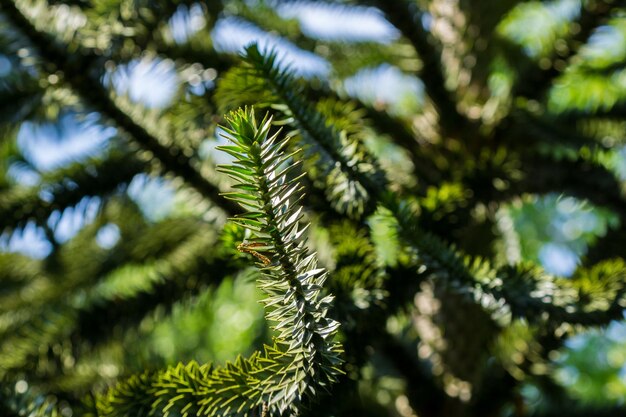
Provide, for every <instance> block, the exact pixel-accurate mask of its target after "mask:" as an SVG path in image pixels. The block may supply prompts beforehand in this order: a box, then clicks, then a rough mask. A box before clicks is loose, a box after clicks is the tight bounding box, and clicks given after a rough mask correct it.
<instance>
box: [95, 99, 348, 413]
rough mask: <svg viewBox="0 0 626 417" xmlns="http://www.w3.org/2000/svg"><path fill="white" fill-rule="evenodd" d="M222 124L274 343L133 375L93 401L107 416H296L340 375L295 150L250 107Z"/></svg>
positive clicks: (247, 248)
mask: <svg viewBox="0 0 626 417" xmlns="http://www.w3.org/2000/svg"><path fill="white" fill-rule="evenodd" d="M228 121H229V123H230V128H229V129H225V131H226V134H227V137H228V138H229V139H230V141H231V142H232V145H229V146H224V147H221V149H222V150H224V151H225V152H227V153H229V154H230V155H232V156H233V157H234V158H235V161H234V162H233V164H232V165H229V166H223V167H222V168H221V169H222V170H223V171H224V172H225V173H226V174H227V175H229V176H231V177H232V178H233V179H234V180H235V181H236V182H237V185H235V188H236V189H237V190H238V191H233V192H231V193H228V194H227V197H228V198H231V199H233V200H235V201H237V202H238V203H239V204H241V205H242V206H243V207H245V208H246V209H247V210H248V211H247V213H245V214H242V215H240V216H239V217H237V218H235V219H234V221H236V222H237V223H239V224H241V225H243V226H244V227H246V228H248V229H249V230H251V231H252V233H253V238H252V239H250V241H249V242H244V243H243V244H242V245H240V248H241V249H242V250H245V251H247V252H250V253H252V254H255V256H256V257H257V258H258V259H260V262H259V263H258V265H259V266H260V267H261V272H262V278H261V279H260V282H259V286H260V288H261V289H263V290H264V291H265V293H266V294H267V296H268V297H267V298H266V299H265V300H264V303H265V304H266V306H267V307H268V310H269V312H268V313H267V317H268V319H269V320H271V321H274V322H276V323H277V325H276V326H275V329H276V331H277V337H276V339H275V344H274V346H273V347H269V346H266V348H265V351H264V352H262V353H260V352H257V353H255V354H254V355H252V357H251V358H249V359H243V358H241V357H240V358H238V359H237V360H236V361H235V362H234V363H229V364H227V365H226V366H225V367H223V368H213V367H212V366H211V365H202V366H200V365H198V364H197V363H190V364H188V365H186V366H185V365H182V364H181V365H178V366H177V367H175V368H170V369H168V370H166V371H161V372H157V373H153V374H144V375H141V376H137V377H134V378H132V379H130V380H128V381H126V382H123V383H120V384H118V386H117V387H115V388H113V389H112V390H110V391H109V392H108V393H107V395H106V396H103V397H101V398H100V404H99V409H100V410H101V412H102V413H103V414H104V415H107V416H109V415H110V416H122V415H125V416H126V415H137V416H141V415H148V414H149V415H163V416H168V415H175V414H181V415H183V416H188V415H198V414H205V415H219V416H251V415H258V413H261V409H266V410H267V413H269V415H281V414H283V413H285V412H286V411H288V410H289V411H291V412H292V413H297V410H298V408H299V406H300V405H301V404H302V402H303V401H304V400H305V398H306V397H309V396H311V395H315V393H316V392H317V390H318V389H320V388H324V387H326V386H327V385H328V384H329V383H331V382H333V381H334V380H335V379H336V376H337V375H338V373H339V372H340V371H339V370H338V368H337V366H338V365H339V364H340V363H341V360H340V359H339V356H338V355H339V353H340V347H339V345H338V344H336V343H333V342H331V339H332V337H333V335H334V334H335V332H336V330H337V326H338V324H337V323H336V322H334V321H333V320H330V319H328V318H326V312H327V310H328V308H329V306H330V302H331V298H330V297H328V296H327V297H324V298H321V299H319V298H318V296H319V293H320V290H321V289H322V284H323V282H324V280H325V278H326V277H325V272H324V270H323V269H320V268H317V266H316V260H315V257H314V255H309V254H308V253H307V250H306V247H305V246H304V243H303V242H302V241H301V239H300V237H301V236H302V233H303V232H304V230H305V229H300V228H299V221H300V218H301V208H300V209H298V208H296V207H294V206H293V205H294V204H297V202H298V201H299V200H300V199H301V198H302V197H301V195H300V193H301V191H300V186H299V184H298V183H297V182H296V180H295V179H289V173H290V172H292V170H293V167H294V164H293V163H292V162H291V157H292V156H293V154H288V155H285V154H284V152H283V149H284V148H285V146H286V144H287V139H282V140H280V141H279V140H277V137H276V136H269V129H270V123H271V121H269V120H264V121H263V122H262V123H261V124H260V125H257V124H256V121H255V119H254V113H253V112H252V111H247V110H246V111H238V112H236V113H233V114H231V115H230V117H229V118H228ZM259 251H262V252H264V253H268V254H269V255H270V256H271V258H270V257H269V256H266V255H262V254H260V253H258V252H259Z"/></svg>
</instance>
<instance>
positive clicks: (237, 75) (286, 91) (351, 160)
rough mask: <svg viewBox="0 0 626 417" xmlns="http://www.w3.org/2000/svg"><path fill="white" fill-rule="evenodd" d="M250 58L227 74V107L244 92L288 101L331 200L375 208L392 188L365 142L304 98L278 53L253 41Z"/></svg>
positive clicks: (223, 89) (221, 97)
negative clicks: (264, 51)
mask: <svg viewBox="0 0 626 417" xmlns="http://www.w3.org/2000/svg"><path fill="white" fill-rule="evenodd" d="M244 59H245V61H246V63H247V65H246V66H243V67H240V68H237V69H235V70H233V71H231V72H230V73H229V74H228V75H226V76H225V77H224V78H223V79H222V83H221V84H220V88H219V90H218V92H217V93H216V97H217V99H218V101H221V102H222V103H224V104H226V106H233V104H237V105H239V104H240V103H241V101H242V96H243V100H247V99H254V100H256V102H257V103H261V104H264V105H270V103H272V102H276V101H277V102H280V103H282V104H283V106H281V107H280V111H281V112H282V113H283V114H284V116H285V117H286V120H285V121H284V122H286V123H290V124H292V125H293V127H294V128H295V129H297V132H298V135H297V136H296V138H298V139H300V140H301V141H302V143H301V147H302V148H303V149H304V154H305V161H307V163H309V164H311V165H307V171H308V172H309V173H310V174H311V175H312V176H313V181H314V182H316V183H318V184H323V185H324V187H325V188H326V189H327V190H328V191H327V199H328V200H329V202H330V203H331V204H332V205H333V206H335V207H336V208H337V209H338V210H339V211H341V212H344V213H347V214H348V215H349V216H352V217H356V218H360V217H362V216H364V215H365V214H367V213H370V212H371V211H372V210H373V208H374V201H375V196H376V194H377V193H378V192H379V190H382V189H385V188H386V179H385V176H384V173H383V172H382V171H381V170H380V168H379V166H378V164H377V162H376V161H375V160H374V158H372V157H371V156H370V155H369V153H368V151H367V150H366V149H365V148H364V146H363V144H362V143H360V142H359V141H358V140H357V139H356V138H354V137H351V136H348V135H346V134H345V133H342V132H339V131H337V130H336V129H335V128H334V127H333V126H332V124H330V123H328V122H327V121H326V120H325V119H326V118H325V117H324V115H323V114H321V113H320V112H319V111H317V110H316V109H315V108H314V107H313V106H312V105H311V104H310V103H309V102H308V101H307V100H305V99H304V98H303V97H302V89H301V87H300V86H299V85H298V83H297V82H296V81H295V80H294V79H293V77H292V75H291V72H290V69H289V68H281V66H280V65H278V63H277V62H276V61H277V56H276V53H275V52H270V53H268V54H266V55H264V54H262V53H261V52H259V50H258V47H257V45H255V44H253V45H251V46H249V47H248V48H247V49H246V55H245V57H244ZM284 122H283V123H284ZM313 162H314V163H315V164H313Z"/></svg>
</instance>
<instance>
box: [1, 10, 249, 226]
mask: <svg viewBox="0 0 626 417" xmlns="http://www.w3.org/2000/svg"><path fill="white" fill-rule="evenodd" d="M0 5H1V8H0V10H1V11H2V12H3V13H4V14H5V15H6V16H7V17H8V18H9V19H10V21H11V23H13V24H14V25H15V26H16V28H18V29H19V30H20V31H21V32H22V33H23V34H24V35H25V36H26V37H27V38H28V39H29V40H30V42H32V43H33V45H36V47H37V48H38V52H39V54H40V56H41V57H42V58H43V59H44V60H46V61H47V62H48V63H49V64H50V65H53V66H58V68H57V69H58V70H61V71H62V72H63V73H64V80H65V82H67V83H68V84H69V85H70V86H71V87H72V88H73V89H74V90H75V91H76V92H77V93H78V94H79V95H80V96H81V98H82V99H83V100H84V101H85V102H86V103H88V104H89V105H90V106H92V107H93V108H94V109H95V110H97V111H99V112H100V113H102V114H103V115H105V116H106V117H107V118H109V119H110V120H112V121H113V122H114V123H115V124H116V125H117V126H118V127H120V128H121V129H123V130H124V131H125V132H127V133H128V134H129V135H130V136H131V137H132V138H133V139H134V140H135V141H136V142H137V143H138V144H139V145H140V146H141V147H142V148H143V149H145V150H147V151H150V152H151V153H152V154H153V155H154V156H155V157H156V158H157V159H158V160H159V161H160V162H161V163H162V164H163V166H164V167H165V169H166V170H168V171H170V172H172V173H174V174H175V175H178V176H180V177H182V178H184V179H185V181H186V182H188V183H189V184H190V185H191V186H192V187H194V188H195V189H197V190H198V192H200V194H202V195H204V196H205V197H207V198H208V199H209V200H211V201H212V202H213V203H214V204H216V205H217V206H218V207H220V208H221V209H223V210H224V211H225V212H226V213H229V214H234V213H238V212H239V211H240V210H239V208H238V207H237V206H236V205H234V204H232V203H230V202H228V201H224V199H223V198H221V197H220V191H219V190H218V189H217V188H216V187H215V186H214V185H212V184H211V183H210V182H208V181H207V180H206V179H205V178H204V177H203V175H202V174H201V173H200V172H199V171H198V170H197V169H196V168H194V167H193V163H192V160H191V158H189V157H188V156H186V155H185V154H184V153H183V152H182V151H181V150H180V149H178V147H177V146H176V145H173V144H172V145H168V146H165V145H162V144H161V143H160V141H159V140H158V139H157V138H156V137H154V136H152V135H151V134H150V133H149V132H148V131H147V130H146V129H145V128H144V127H142V126H140V125H139V124H138V123H137V122H136V121H135V120H133V118H132V117H131V116H129V115H128V114H126V113H125V112H123V111H122V110H120V108H119V107H118V106H117V105H116V104H115V102H114V100H113V99H112V98H111V97H110V95H109V93H108V92H107V91H106V89H105V88H104V87H103V85H102V84H101V82H100V79H99V77H97V76H94V75H93V74H92V71H93V70H94V68H97V67H99V65H98V58H97V57H96V56H95V55H92V54H91V53H90V52H89V51H86V50H82V51H81V52H82V53H80V54H79V53H75V54H72V55H69V54H68V52H67V48H66V47H65V46H63V45H60V44H59V42H58V41H57V40H56V39H55V38H53V37H51V36H49V35H48V34H46V33H43V32H41V31H39V30H37V29H36V28H35V26H34V25H33V24H32V23H31V22H30V21H29V20H28V19H27V18H26V17H25V16H24V15H23V14H22V13H21V12H20V10H19V9H18V7H17V6H16V5H15V4H14V3H13V1H11V0H3V1H2V2H1V3H0Z"/></svg>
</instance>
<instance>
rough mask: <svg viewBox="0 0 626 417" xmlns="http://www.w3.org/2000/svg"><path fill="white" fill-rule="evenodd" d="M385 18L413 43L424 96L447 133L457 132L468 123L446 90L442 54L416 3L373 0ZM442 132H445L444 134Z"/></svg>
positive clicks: (400, 0) (403, 0)
mask: <svg viewBox="0 0 626 417" xmlns="http://www.w3.org/2000/svg"><path fill="white" fill-rule="evenodd" d="M372 3H374V4H375V5H376V6H377V7H379V8H380V9H381V10H382V11H383V12H384V13H385V16H386V17H387V19H388V20H389V21H390V22H391V23H392V24H393V25H394V26H395V27H396V28H398V30H400V32H401V33H402V34H403V35H404V36H405V37H406V38H407V39H408V40H409V41H410V42H411V43H412V44H413V46H414V47H415V50H416V51H417V54H418V56H419V58H420V59H421V61H422V70H421V73H420V78H421V79H422V81H424V86H425V88H426V93H427V94H428V96H429V97H430V98H431V100H432V101H433V103H434V104H435V106H436V107H437V110H438V111H439V112H440V114H441V117H440V120H441V122H442V123H445V126H442V127H443V128H444V129H445V131H446V132H458V131H460V130H461V129H462V126H466V125H467V120H466V119H465V118H464V117H463V116H462V115H461V114H460V113H459V112H458V110H457V108H456V102H455V100H454V99H453V95H452V94H451V93H450V92H449V91H447V90H446V87H445V85H446V82H445V75H444V71H443V68H442V62H441V51H439V50H438V48H437V47H436V46H435V45H433V43H432V40H431V39H429V34H428V32H427V31H426V29H424V26H423V22H422V17H423V14H422V12H421V11H420V10H417V6H416V5H415V3H413V4H410V2H408V1H406V0H376V1H372ZM444 133H445V132H444Z"/></svg>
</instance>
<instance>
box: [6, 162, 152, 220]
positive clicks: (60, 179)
mask: <svg viewBox="0 0 626 417" xmlns="http://www.w3.org/2000/svg"><path fill="white" fill-rule="evenodd" d="M145 168H146V166H145V164H144V163H142V162H140V161H139V160H137V159H136V158H134V157H132V156H129V155H125V154H122V153H119V152H116V151H113V152H112V153H111V154H110V155H108V156H107V157H105V158H93V159H91V160H88V161H86V162H81V163H75V164H72V165H70V166H68V167H65V168H62V169H59V170H57V171H54V172H53V173H51V174H47V175H45V176H44V178H43V179H42V182H41V184H40V185H37V186H33V187H28V188H26V187H24V188H17V187H14V188H12V189H10V190H7V191H5V192H3V193H0V219H1V220H0V230H3V231H10V230H15V229H17V228H21V227H23V226H24V225H26V223H28V222H29V221H34V222H35V223H36V224H39V225H45V224H46V222H47V221H48V219H49V218H50V215H51V214H52V213H53V212H54V211H57V210H58V211H61V212H62V211H64V210H65V209H66V208H68V207H73V206H75V205H76V204H78V203H79V202H80V201H81V200H82V199H84V198H85V197H88V196H99V197H106V196H108V195H110V194H112V193H114V192H116V191H117V190H118V189H119V186H120V185H121V184H124V183H128V182H130V180H131V179H132V178H133V177H134V176H135V175H136V174H138V173H139V172H141V171H142V170H143V169H145ZM42 192H44V193H45V198H42V196H41V195H42Z"/></svg>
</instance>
